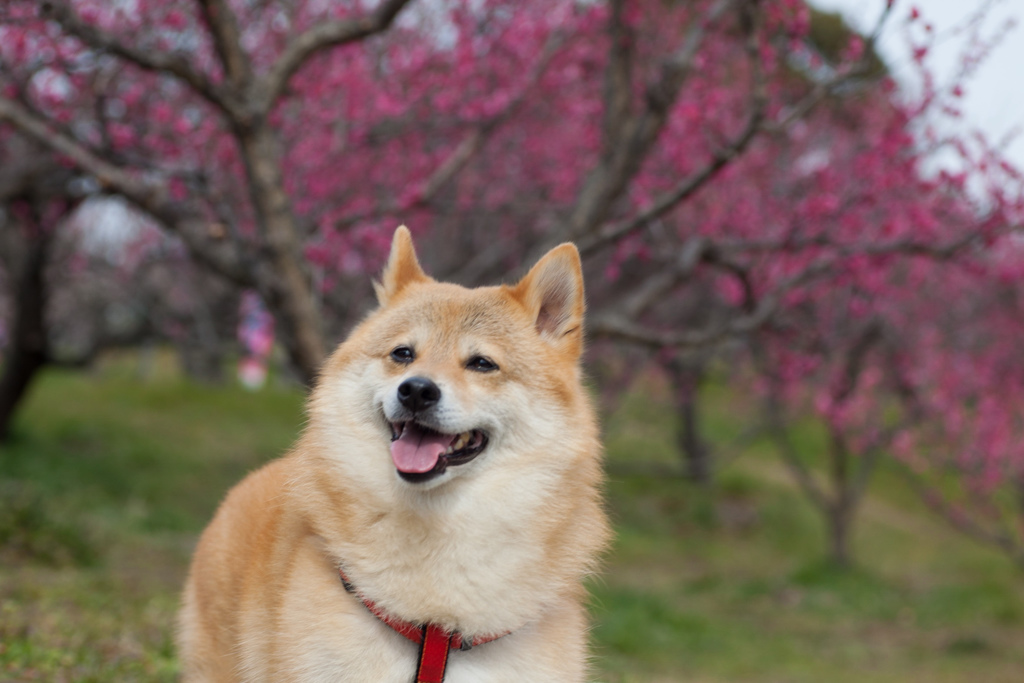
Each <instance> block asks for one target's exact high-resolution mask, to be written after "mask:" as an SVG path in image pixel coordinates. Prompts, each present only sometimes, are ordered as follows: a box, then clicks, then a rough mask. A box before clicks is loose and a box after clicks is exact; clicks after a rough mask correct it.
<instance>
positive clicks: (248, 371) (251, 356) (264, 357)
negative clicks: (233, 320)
mask: <svg viewBox="0 0 1024 683" xmlns="http://www.w3.org/2000/svg"><path fill="white" fill-rule="evenodd" d="M238 341H239V342H240V343H241V345H242V354H243V355H242V358H241V360H239V361H238V381H239V382H241V383H242V386H244V387H245V388H246V389H249V390H250V391H256V390H257V389H260V388H262V387H263V385H264V384H265V383H266V381H267V361H268V360H269V358H270V351H271V349H273V348H274V318H273V317H272V316H271V315H270V313H268V312H267V309H266V307H264V306H263V302H262V301H261V300H260V297H259V295H258V294H256V293H255V292H246V293H245V294H244V295H243V296H242V304H241V315H240V319H239V322H238Z"/></svg>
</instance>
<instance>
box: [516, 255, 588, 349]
mask: <svg viewBox="0 0 1024 683" xmlns="http://www.w3.org/2000/svg"><path fill="white" fill-rule="evenodd" d="M512 294H513V296H515V297H516V298H517V299H519V300H520V301H521V302H522V303H523V305H524V306H526V310H528V311H530V313H531V314H532V315H533V318H534V325H535V326H536V328H537V332H538V333H539V334H540V336H541V337H543V338H544V339H545V340H546V341H548V342H549V343H551V344H553V345H555V346H556V347H558V348H559V349H561V350H562V351H564V352H566V353H569V354H572V355H573V356H575V357H579V355H580V353H582V351H583V311H584V308H585V305H584V303H583V267H582V265H581V264H580V253H579V251H577V250H576V245H574V244H570V243H568V242H566V243H565V244H561V245H559V246H557V247H555V248H554V249H552V250H551V251H549V252H548V253H547V254H545V255H544V257H543V258H542V259H541V260H540V261H538V262H537V265H535V266H534V267H533V268H531V269H530V272H529V273H527V274H526V277H524V278H523V279H522V280H520V281H519V283H518V284H516V285H515V286H514V287H513V288H512Z"/></svg>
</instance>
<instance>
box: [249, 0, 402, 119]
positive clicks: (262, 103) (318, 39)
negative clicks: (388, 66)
mask: <svg viewBox="0 0 1024 683" xmlns="http://www.w3.org/2000/svg"><path fill="white" fill-rule="evenodd" d="M409 2H410V0H383V1H382V2H381V3H380V4H379V5H378V6H377V8H376V9H375V10H374V11H373V12H371V13H370V14H368V15H366V16H364V17H359V18H358V19H341V20H338V21H331V22H327V23H323V24H318V25H316V26H314V27H313V28H311V29H309V30H307V31H305V32H304V33H302V34H300V35H298V36H296V37H295V38H293V39H292V40H291V42H289V43H288V45H287V46H285V49H284V52H282V53H281V56H280V57H278V59H277V62H275V63H274V65H273V66H272V67H271V69H270V71H269V72H268V73H267V74H266V75H265V76H264V77H263V78H262V79H260V81H259V83H258V84H257V88H256V92H257V93H258V95H257V99H256V109H257V111H258V113H260V114H262V115H265V114H266V113H267V112H269V111H270V109H271V107H273V106H274V103H275V102H276V101H277V99H278V98H279V97H280V96H281V94H282V93H283V92H284V89H285V87H286V86H287V84H288V81H289V79H291V77H292V76H293V75H294V74H295V72H296V71H298V70H299V69H300V68H301V67H302V65H303V64H305V63H306V61H307V60H308V59H309V58H310V57H312V56H313V55H315V54H316V53H317V52H320V51H321V50H325V49H327V48H331V47H338V46H341V45H346V44H348V43H353V42H355V41H357V40H361V39H363V38H366V37H368V36H372V35H374V34H376V33H381V32H383V31H385V30H386V29H387V28H388V27H389V26H391V22H393V21H394V19H395V17H397V16H398V13H399V12H401V11H402V9H403V8H404V7H405V6H406V5H408V4H409Z"/></svg>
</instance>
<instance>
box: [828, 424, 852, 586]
mask: <svg viewBox="0 0 1024 683" xmlns="http://www.w3.org/2000/svg"><path fill="white" fill-rule="evenodd" d="M829 431H830V432H831V437H832V443H831V448H830V456H831V460H832V462H831V471H830V475H831V477H832V492H833V493H832V500H831V501H830V503H829V505H828V511H827V516H828V527H829V540H828V548H829V559H830V560H831V561H832V563H833V564H834V565H835V566H836V567H839V568H840V569H847V568H849V567H850V561H851V554H850V526H851V525H852V524H853V515H854V512H855V511H856V509H857V501H856V500H854V496H853V490H852V488H851V486H852V483H851V479H850V451H849V449H847V448H846V442H845V441H844V440H843V438H842V434H840V433H839V432H838V430H835V429H830V430H829Z"/></svg>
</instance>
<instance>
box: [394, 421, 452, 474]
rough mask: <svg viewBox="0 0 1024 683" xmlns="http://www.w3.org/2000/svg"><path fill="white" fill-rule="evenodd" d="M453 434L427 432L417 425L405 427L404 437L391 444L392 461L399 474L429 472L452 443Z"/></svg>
mask: <svg viewBox="0 0 1024 683" xmlns="http://www.w3.org/2000/svg"><path fill="white" fill-rule="evenodd" d="M452 438H453V437H452V435H451V434H438V433H436V432H426V431H424V430H423V429H421V428H420V427H418V426H416V425H415V424H412V423H410V424H408V425H406V426H405V431H404V432H403V433H402V436H401V437H399V438H398V439H396V440H394V441H392V442H391V460H392V462H394V463H395V467H397V468H398V471H399V472H415V473H422V472H429V471H430V470H432V469H434V467H435V466H436V465H437V459H438V458H440V457H441V454H442V453H444V452H445V450H446V449H447V448H448V446H449V445H450V444H451V442H452Z"/></svg>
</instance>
